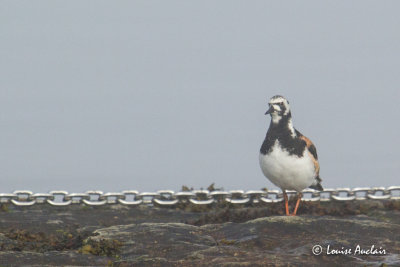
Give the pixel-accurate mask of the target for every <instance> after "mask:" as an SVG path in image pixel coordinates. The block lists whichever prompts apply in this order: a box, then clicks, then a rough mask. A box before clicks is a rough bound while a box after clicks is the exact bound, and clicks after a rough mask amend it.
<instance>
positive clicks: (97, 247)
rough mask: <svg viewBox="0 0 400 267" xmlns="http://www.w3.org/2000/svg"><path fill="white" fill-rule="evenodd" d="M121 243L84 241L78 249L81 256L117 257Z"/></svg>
mask: <svg viewBox="0 0 400 267" xmlns="http://www.w3.org/2000/svg"><path fill="white" fill-rule="evenodd" d="M121 247H122V243H121V242H120V241H118V240H114V239H113V240H110V239H100V240H93V239H90V238H89V239H87V240H85V242H84V244H83V246H82V247H81V248H80V249H79V252H80V253H82V254H92V255H96V256H108V257H118V255H119V253H120V250H121Z"/></svg>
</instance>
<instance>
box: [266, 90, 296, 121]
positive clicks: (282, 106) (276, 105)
mask: <svg viewBox="0 0 400 267" xmlns="http://www.w3.org/2000/svg"><path fill="white" fill-rule="evenodd" d="M268 105H269V110H268V113H269V114H270V115H271V118H272V122H273V123H278V122H279V121H280V120H281V119H282V118H284V117H286V118H288V119H290V117H291V113H290V106H289V101H287V99H286V98H284V97H283V96H280V95H276V96H273V97H271V99H270V100H269V103H268Z"/></svg>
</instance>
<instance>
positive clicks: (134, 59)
mask: <svg viewBox="0 0 400 267" xmlns="http://www.w3.org/2000/svg"><path fill="white" fill-rule="evenodd" d="M399 10H400V2H399V1H365V0H363V1H273V2H272V1H232V0H229V1H196V2H195V1H100V0H95V1H54V0H51V1H1V2H0V59H1V60H0V129H1V131H0V148H1V149H0V162H1V163H0V164H1V166H0V192H10V191H13V190H16V189H29V190H32V191H34V192H46V191H49V190H55V189H63V190H68V191H70V192H83V191H85V190H89V189H93V190H94V189H98V190H104V191H120V190H127V189H136V190H139V191H153V190H159V189H172V190H179V189H180V188H181V186H182V185H188V186H193V187H195V188H201V187H203V188H205V187H207V186H208V185H209V184H211V183H212V182H215V183H216V185H217V186H222V187H224V189H226V190H231V189H244V190H248V189H260V188H262V187H265V186H267V187H268V188H275V186H273V185H272V184H271V183H270V182H269V181H267V179H266V178H265V177H264V176H263V174H262V173H261V170H260V167H259V164H258V153H259V147H260V146H261V143H262V141H263V139H264V136H265V133H266V130H267V128H268V125H269V121H270V118H269V117H267V116H264V112H265V111H266V108H267V101H268V99H269V98H270V97H271V96H273V95H275V94H282V95H284V96H286V97H287V98H288V99H289V101H290V103H291V108H292V115H293V122H294V125H295V127H296V128H297V129H298V130H300V131H301V132H302V133H303V134H304V135H306V136H308V137H309V138H310V139H311V140H313V142H314V143H315V144H316V147H317V150H318V154H319V158H320V164H321V177H322V178H323V185H324V187H356V186H390V185H398V184H399V171H400V164H399V159H400V156H399V154H398V151H399V149H400V142H399V138H398V137H399V130H400V128H399V119H398V115H399V114H400V107H399V100H400V90H399V85H400V73H399V70H400V50H399V49H400V34H399V29H400V16H399V13H398V11H399Z"/></svg>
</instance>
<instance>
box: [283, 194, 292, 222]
mask: <svg viewBox="0 0 400 267" xmlns="http://www.w3.org/2000/svg"><path fill="white" fill-rule="evenodd" d="M282 191H283V198H284V199H285V209H286V216H288V215H290V214H289V199H288V196H287V194H286V191H285V190H282Z"/></svg>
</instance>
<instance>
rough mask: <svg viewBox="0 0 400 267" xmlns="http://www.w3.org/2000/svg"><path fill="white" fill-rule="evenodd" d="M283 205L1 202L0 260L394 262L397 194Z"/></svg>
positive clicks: (397, 257)
mask: <svg viewBox="0 0 400 267" xmlns="http://www.w3.org/2000/svg"><path fill="white" fill-rule="evenodd" d="M282 211H283V206H282V203H277V204H271V205H268V206H241V207H238V206H230V205H223V206H212V207H201V208H199V207H197V206H190V205H188V206H184V207H182V206H180V207H175V208H168V209H167V208H157V207H149V206H140V207H127V206H121V205H111V206H104V207H88V206H83V205H82V206H81V205H79V206H69V207H52V206H49V205H42V206H40V205H35V206H33V207H25V208H24V207H15V206H12V205H2V206H1V212H0V222H1V224H0V248H1V251H0V266H65V265H68V266H204V265H208V266H345V265H346V266H349V265H351V266H392V265H393V266H400V201H393V200H392V201H390V200H386V201H351V202H335V201H331V202H327V203H319V202H317V203H310V202H304V203H302V204H301V207H300V209H299V216H296V217H290V216H288V217H287V216H282ZM315 254H317V255H315Z"/></svg>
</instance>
